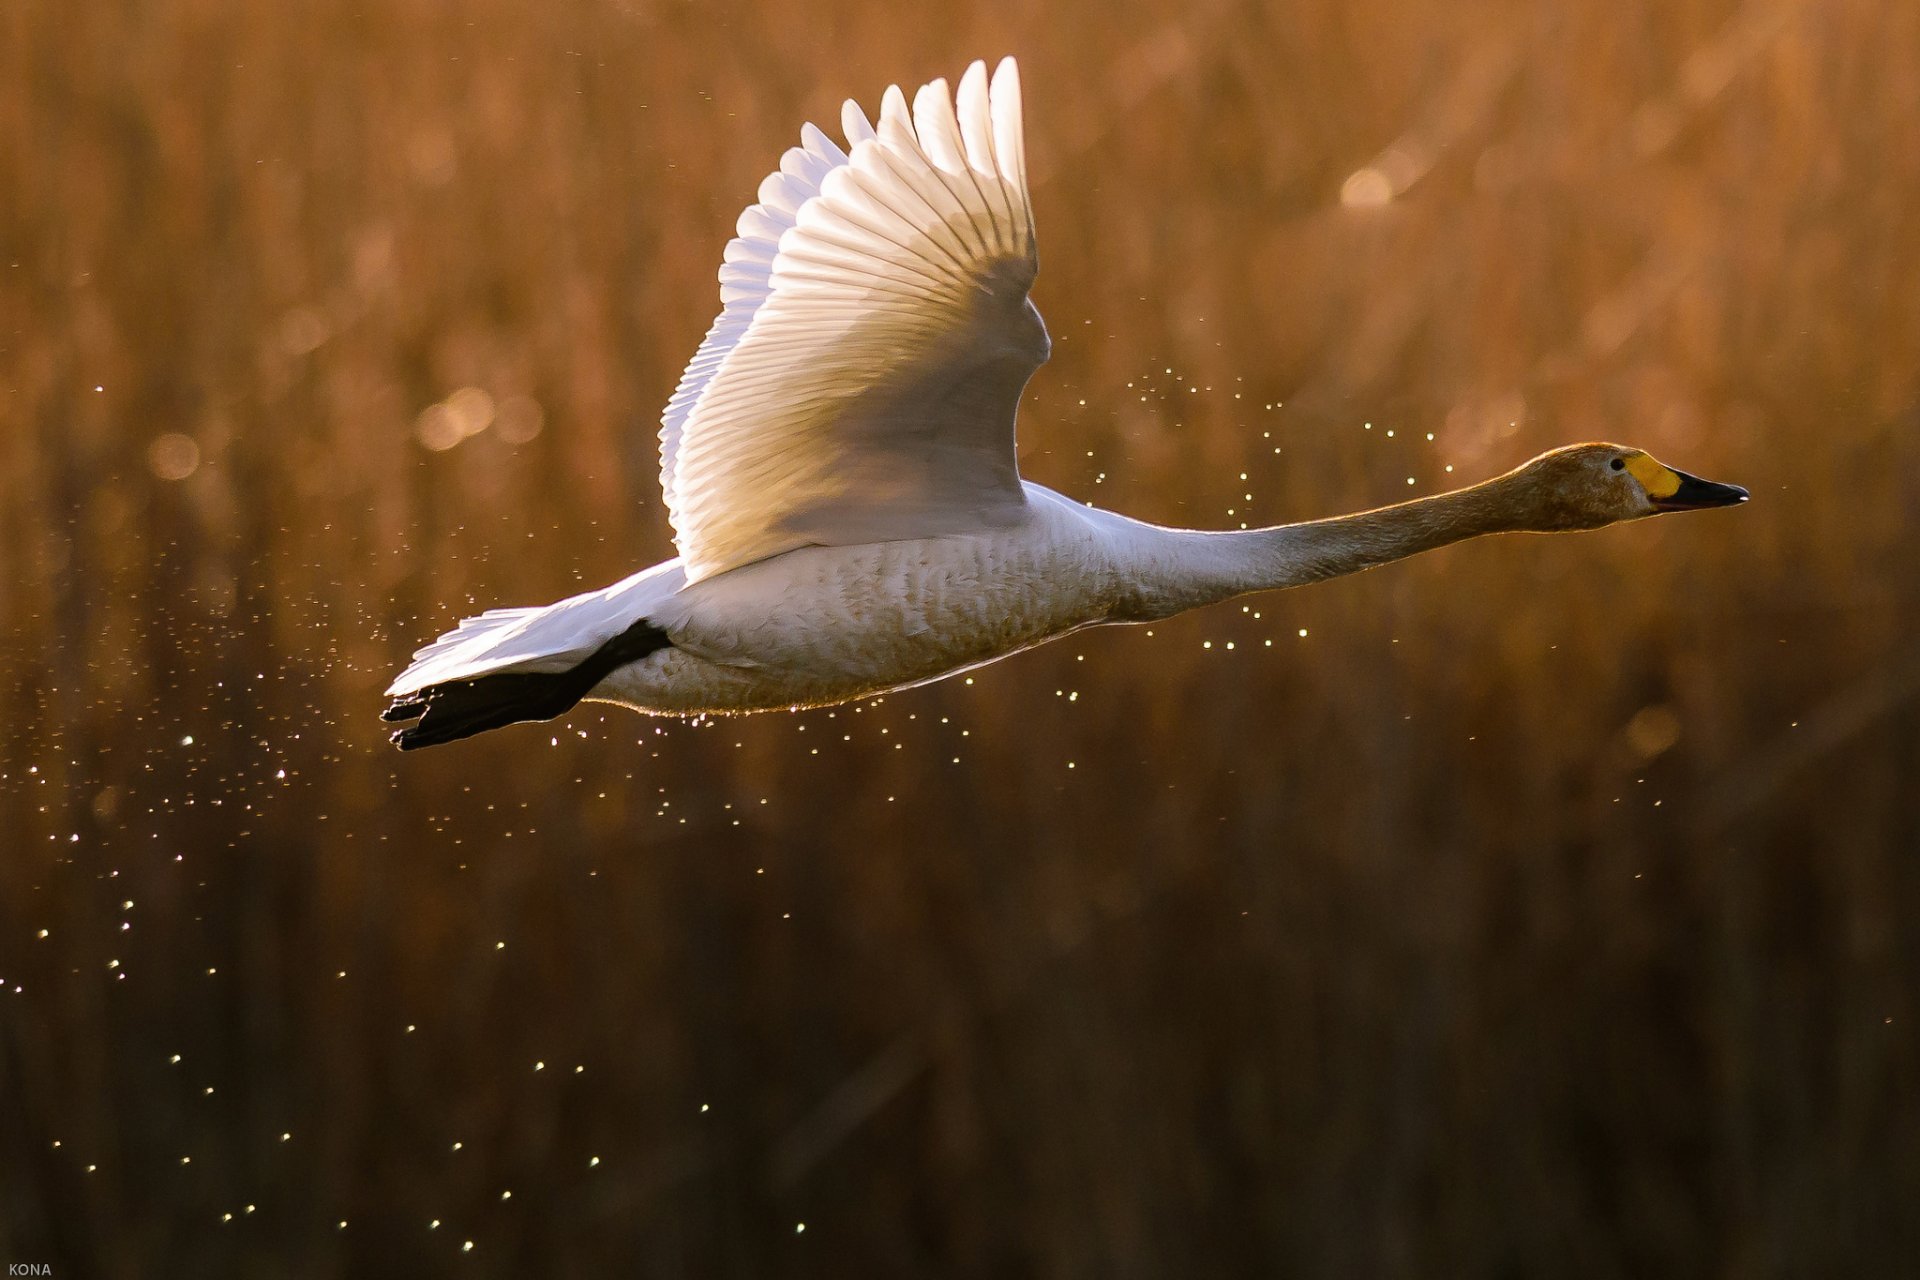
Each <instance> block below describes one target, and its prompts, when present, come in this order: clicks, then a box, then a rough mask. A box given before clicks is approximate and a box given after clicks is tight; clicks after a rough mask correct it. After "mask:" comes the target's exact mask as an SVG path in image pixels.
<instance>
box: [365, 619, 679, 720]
mask: <svg viewBox="0 0 1920 1280" xmlns="http://www.w3.org/2000/svg"><path fill="white" fill-rule="evenodd" d="M671 643H672V641H670V640H668V639H667V633H666V632H664V631H662V630H660V629H659V628H658V627H656V626H654V625H653V624H652V623H650V622H648V621H647V620H646V619H644V618H643V619H641V620H640V621H639V622H636V623H634V624H633V625H632V626H630V627H628V628H627V629H626V630H625V631H622V632H621V633H620V634H619V635H617V636H615V637H613V638H612V639H611V640H608V641H607V642H606V643H604V644H602V645H601V646H600V647H599V648H598V649H595V650H594V651H593V652H592V653H590V654H588V655H587V657H586V658H585V659H584V660H583V661H581V662H580V663H578V664H577V665H575V666H572V667H569V668H568V669H567V670H565V671H495V672H493V673H491V674H489V675H483V676H474V677H472V678H470V679H466V680H443V681H441V682H440V683H438V684H430V685H427V686H426V687H425V688H423V689H420V690H418V691H416V692H414V693H409V694H406V695H404V696H401V697H398V698H395V699H394V700H393V701H392V702H391V703H390V704H388V706H387V709H386V710H385V711H383V712H381V713H380V718H381V719H382V720H385V721H387V722H388V723H389V724H393V723H397V722H402V721H407V720H411V721H413V723H412V724H408V725H406V726H405V727H403V728H400V729H396V730H394V732H393V742H394V745H395V746H397V747H399V748H400V749H401V750H402V751H412V750H415V749H416V748H419V747H437V746H439V745H440V744H441V743H443V742H456V741H458V740H459V739H461V738H471V737H472V736H473V735H474V734H476V733H484V732H486V731H487V730H488V729H498V728H499V727H500V726H501V725H508V724H517V723H519V722H520V721H522V720H551V719H553V718H554V717H555V716H558V715H564V714H565V713H566V712H568V711H569V710H571V709H572V708H573V705H574V704H575V703H577V702H579V701H580V699H582V698H584V697H586V696H587V695H588V694H589V693H591V692H593V687H594V686H595V685H597V684H599V683H600V682H601V681H602V680H604V679H606V678H607V676H608V675H609V674H610V673H611V672H612V671H613V670H614V669H615V668H616V667H623V666H625V665H626V664H627V663H629V662H637V661H638V660H639V659H641V658H644V657H646V656H647V655H648V654H650V653H653V652H655V651H657V650H660V649H664V648H666V647H667V646H668V645H670V644H671Z"/></svg>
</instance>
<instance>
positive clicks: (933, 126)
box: [385, 58, 1747, 749]
mask: <svg viewBox="0 0 1920 1280" xmlns="http://www.w3.org/2000/svg"><path fill="white" fill-rule="evenodd" d="M956 108H957V110H956ZM842 122H843V125H844V128H845V132H846V137H847V143H848V149H847V150H846V151H842V150H841V149H840V148H839V147H838V146H836V145H834V143H833V142H831V141H830V140H829V139H828V138H827V137H826V135H825V134H823V133H821V132H820V131H819V130H818V129H816V128H814V127H813V126H811V125H809V126H807V127H806V128H805V129H804V130H802V132H801V140H802V141H801V145H800V146H798V147H795V148H793V149H792V150H790V151H788V152H787V153H786V155H785V157H784V158H783V159H782V161H781V164H780V170H779V172H777V173H775V174H773V175H772V176H771V177H769V178H768V179H767V180H766V181H765V182H764V183H763V184H761V187H760V199H759V203H758V204H755V205H753V206H751V207H749V208H748V209H747V211H746V212H745V213H744V214H742V215H741V217H740V223H739V236H738V237H737V238H736V239H734V240H733V241H732V242H731V243H730V244H728V246H727V250H726V258H725V264H724V265H723V266H722V267H721V268H720V286H721V288H720V296H721V301H722V303H723V309H722V311H721V313H720V317H719V319H718V320H716V321H715V322H714V325H713V328H712V330H711V331H710V332H709V333H708V334H707V338H706V341H705V342H704V343H703V344H702V345H701V347H700V350H699V352H698V353H697V354H696V355H695V356H694V358H693V362H692V363H691V364H689V365H688V366H687V370H686V373H685V374H684V375H683V376H682V377H681V379H680V385H679V388H678V390H676V391H675V392H674V395H673V398H672V399H671V400H670V401H668V403H667V408H666V412H665V414H664V415H663V418H662V427H661V431H660V455H661V457H660V462H661V465H660V486H661V488H662V489H663V490H664V491H665V493H666V500H667V508H668V511H669V513H670V514H671V516H672V520H673V527H674V531H675V537H674V541H675V542H676V544H677V545H678V547H679V550H680V556H679V557H678V558H677V559H673V560H669V561H667V562H666V563H664V564H658V565H655V566H654V567H653V568H651V569H647V570H645V571H644V572H641V573H639V574H636V575H635V576H633V577H631V578H628V579H627V580H626V581H624V582H619V583H616V584H614V585H613V586H610V587H607V588H605V589H604V590H601V591H593V592H588V593H587V594H585V595H579V596H575V597H573V598H572V599H570V600H563V601H561V602H560V603H558V604H552V605H548V606H546V607H544V608H539V609H505V610H495V611H493V612H491V613H487V614H484V615H482V616H480V617H477V618H468V619H466V620H465V621H463V622H461V623H460V625H459V628H458V629H457V630H455V631H452V632H449V633H448V634H446V635H444V636H442V637H441V638H440V639H439V640H436V641H435V642H434V643H433V644H431V645H429V646H427V647H426V648H424V649H422V650H420V651H419V652H418V653H417V654H415V655H414V661H413V663H412V665H410V666H409V667H407V669H406V670H405V671H403V672H402V673H401V674H400V677H399V678H398V679H397V680H395V681H394V682H393V684H392V686H391V687H390V688H389V689H388V690H387V693H388V694H389V695H390V696H391V697H392V698H393V699H394V702H393V703H392V705H391V706H390V707H389V708H388V709H387V711H386V713H385V718H386V719H388V720H390V721H412V722H413V723H410V724H406V725H405V726H404V727H402V728H401V729H399V730H398V731H397V732H395V733H394V735H393V737H394V741H395V742H397V743H398V744H399V745H400V746H401V747H402V748H403V749H406V748H414V747H423V746H431V745H434V744H436V743H442V742H449V741H452V740H454V739H456V738H463V737H467V736H469V735H471V734H475V733H479V732H481V731H482V730H485V729H491V728H494V727H496V726H499V725H504V724H510V723H512V722H514V721H519V720H544V719H549V718H551V717H553V716H557V715H559V714H561V713H562V712H564V711H566V710H567V709H568V708H569V707H571V706H573V705H574V704H575V703H576V702H578V701H580V700H581V699H582V698H592V699H596V700H601V701H610V702H619V703H625V704H626V705H628V706H631V707H635V708H638V709H639V710H642V711H649V712H657V713H664V714H676V715H685V714H693V713H704V712H742V711H759V710H767V709H773V708H781V707H800V706H810V705H819V704H823V703H833V702H840V701H844V700H846V699H849V698H858V697H862V696H864V695H868V694H875V693H880V692H883V691H886V690H890V689H899V688H902V687H905V686H908V685H913V684H919V683H921V682H924V681H928V680H933V679H937V678H939V677H941V676H944V675H949V674H952V673H953V672H956V671H960V670H963V669H965V668H968V667H972V666H977V665H979V664H980V663H984V662H990V661H992V660H993V659H995V658H1000V657H1004V656H1005V655H1007V654H1010V653H1013V652H1016V651H1018V650H1020V649H1025V648H1029V647H1031V646H1033V645H1037V644H1040V643H1041V642H1043V641H1046V640H1049V639H1052V638H1053V637H1055V636H1060V635H1064V634H1066V633H1067V632H1070V631H1073V630H1076V629H1078V628H1080V627H1086V626H1092V625H1095V624H1098V623H1106V622H1140V621H1147V620H1151V619H1155V618H1164V617H1166V616H1168V615H1169V614H1174V613H1178V612H1180V611H1182V610H1184V609H1191V608H1194V607H1195V606H1198V605H1203V604H1208V603H1211V602H1214V601H1217V600H1224V599H1226V598H1228V597H1230V596H1235V595H1239V594H1241V593H1243V592H1248V591H1265V590H1271V589H1274V588H1279V587H1291V586H1296V585H1299V584H1301V583H1307V582H1314V581H1318V580H1320V579H1323V578H1330V577H1335V576H1337V575H1340V574H1344V573H1354V572H1357V571H1358V570H1361V569H1367V568H1371V567H1372V566H1374V565H1379V564H1384V563H1386V562H1388V561H1390V560H1397V559H1399V558H1401V557H1403V556H1408V555H1412V554H1414V553H1415V552H1418V551H1422V550H1425V549H1428V548H1431V547H1438V546H1443V545H1445V544H1447V543H1450V542H1456V541H1459V540H1460V539H1463V538H1470V537H1474V536H1476V535H1479V534H1484V533H1498V532H1509V531H1520V530H1532V531H1539V532H1550V531H1557V530H1570V529H1591V528H1598V527H1599V526H1601V525H1605V524H1610V523H1613V522H1614V521H1617V520H1627V519H1632V518H1634V517H1637V516H1646V515H1652V514H1654V513H1656V512H1660V511H1674V510H1684V509H1691V508H1696V507H1709V506H1726V505H1730V504H1733V503H1737V502H1742V501H1745V499H1746V497H1747V494H1746V491H1745V490H1744V489H1740V488H1738V487H1736V486H1732V485H1720V484H1713V483H1711V482H1708V481H1704V480H1700V479H1698V478H1696V477H1693V476H1689V475H1685V474H1683V473H1680V472H1676V471H1673V470H1671V469H1669V468H1667V467H1665V466H1663V465H1662V464H1660V463H1658V462H1656V461H1654V459H1653V458H1652V457H1650V456H1648V455H1647V454H1645V453H1643V452H1640V451H1639V450H1636V449H1628V448H1623V447H1621V446H1618V445H1608V444H1587V445H1574V446H1571V447H1568V448H1564V449H1557V450H1554V451H1553V452H1551V453H1547V454H1543V455H1541V456H1540V457H1538V458H1535V459H1534V460H1533V461H1531V462H1529V463H1527V464H1526V465H1524V466H1522V467H1520V468H1519V469H1518V470H1516V471H1513V472H1510V473H1508V474H1507V475H1504V476H1500V477H1498V478H1496V479H1493V480H1489V481H1487V482H1485V483H1484V484H1480V485H1476V486H1473V487H1472V488H1468V489H1462V490H1458V491H1455V492H1452V493H1444V494H1440V495H1438V496H1436V497H1430V498H1425V499H1421V500H1418V501H1414V502H1407V503H1402V504H1400V505H1397V506H1392V507H1386V508H1383V509H1381V510H1377V511H1369V512H1365V513H1362V514H1359V515H1351V516H1344V517H1340V518H1336V519H1331V520H1316V521H1312V522H1309V523H1305V524H1295V525H1286V526H1282V527H1278V528H1271V529H1255V530H1248V531H1239V532H1224V533H1206V532H1198V531H1193V530H1185V529H1166V528H1160V527H1157V526H1154V525H1149V524H1143V523H1141V522H1139V521H1136V520H1130V519H1127V518H1126V517H1124V516H1119V515H1113V514H1109V513H1108V512H1105V511H1099V510H1095V509H1093V508H1090V507H1087V506H1084V505H1082V504H1080V503H1078V502H1074V501H1072V500H1070V499H1067V498H1065V497H1062V496H1061V495H1059V494H1057V493H1054V492H1052V491H1051V490H1048V489H1044V488H1042V487H1040V486H1039V485H1036V484H1030V483H1026V482H1023V481H1022V480H1021V479H1020V476H1019V473H1018V471H1017V469H1016V468H1015V465H1014V448H1013V441H1014V411H1015V407H1016V404H1017V402H1018V400H1019V397H1020V392H1021V389H1022V388H1023V387H1024V386H1025V385H1026V382H1027V379H1028V377H1030V376H1031V375H1032V374H1033V372H1034V370H1036V369H1038V368H1039V367H1040V365H1041V364H1042V363H1043V362H1044V361H1045V360H1046V358H1047V353H1048V349H1049V346H1050V344H1049V342H1048V339H1047V332H1046V328H1045V326H1044V325H1043V324H1042V323H1041V320H1040V314H1039V312H1038V311H1036V310H1035V309H1034V306H1033V303H1032V302H1031V301H1029V299H1028V297H1027V290H1028V288H1029V287H1030V286H1031V285H1032V283H1033V278H1034V272H1035V269H1036V266H1037V258H1036V255H1035V248H1034V233H1033V211H1032V207H1031V205H1030V203H1029V200H1028V197H1027V170H1026V153H1025V145H1024V140H1023V136H1022V132H1021V119H1020V81H1019V76H1018V72H1017V71H1016V69H1015V66H1014V62H1013V60H1012V59H1011V58H1008V59H1006V60H1005V61H1003V62H1001V64H1000V66H999V69H998V70H997V71H995V72H994V75H993V80H992V85H991V88H989V86H988V81H987V73H986V68H985V65H984V64H982V63H979V62H976V63H974V64H973V65H972V66H971V67H969V68H968V69H967V72H966V74H965V75H964V76H963V77H962V78H961V80H960V89H959V94H958V98H957V101H956V100H955V99H954V98H950V97H949V96H948V91H947V86H946V83H945V82H944V81H941V80H935V81H934V82H933V83H931V84H929V85H925V86H923V87H922V88H921V89H920V91H919V92H918V93H917V94H915V95H914V100H913V106H912V108H911V110H909V108H908V105H907V100H906V98H905V96H904V95H902V93H901V92H900V90H899V88H898V87H893V88H889V89H888V90H887V92H886V96H885V98H884V99H883V100H882V102H881V107H880V123H879V125H878V127H877V128H876V127H875V126H874V125H872V124H870V123H869V122H868V120H867V117H866V116H865V115H864V114H863V113H862V112H861V110H860V108H859V107H858V106H857V105H855V104H854V103H852V102H848V103H847V104H846V106H845V108H844V109H843V112H842Z"/></svg>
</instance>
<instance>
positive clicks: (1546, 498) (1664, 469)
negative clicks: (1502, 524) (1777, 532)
mask: <svg viewBox="0 0 1920 1280" xmlns="http://www.w3.org/2000/svg"><path fill="white" fill-rule="evenodd" d="M1514 476H1515V478H1516V479H1520V480H1524V481H1525V482H1526V483H1527V487H1528V488H1529V489H1530V490H1531V491H1532V493H1531V496H1532V498H1533V499H1534V501H1535V503H1536V504H1537V507H1536V509H1537V511H1538V513H1539V524H1538V525H1537V526H1535V527H1537V528H1540V529H1543V530H1559V529H1598V528H1600V527H1601V526H1602V525H1609V524H1615V523H1617V522H1619V521H1621V520H1638V519H1639V518H1640V517H1642V516H1657V515H1660V514H1661V513H1663V512H1667V511H1699V510H1703V509H1705V508H1707V507H1733V506H1738V505H1739V504H1740V503H1742V502H1745V501H1746V500H1747V491H1746V490H1745V489H1742V488H1741V487H1740V486H1739V485H1737V484H1717V483H1715V482H1714V481H1712V480H1702V479H1701V478H1700V477H1699V476H1693V475H1688V474H1687V473H1686V472H1684V471H1676V470H1674V469H1673V468H1672V467H1669V466H1667V465H1666V464H1665V463H1663V462H1660V461H1659V460H1658V459H1656V458H1655V457H1654V456H1653V455H1652V454H1650V453H1648V452H1646V451H1645V450H1644V449H1634V448H1629V447H1628V446H1626V445H1623V444H1575V445H1568V446H1567V447H1566V448H1564V449H1555V450H1553V451H1552V452H1551V453H1543V454H1541V455H1540V456H1539V457H1537V458H1535V459H1534V460H1533V461H1531V462H1529V463H1527V464H1526V465H1525V466H1523V467H1521V468H1520V469H1519V470H1518V471H1516V472H1514Z"/></svg>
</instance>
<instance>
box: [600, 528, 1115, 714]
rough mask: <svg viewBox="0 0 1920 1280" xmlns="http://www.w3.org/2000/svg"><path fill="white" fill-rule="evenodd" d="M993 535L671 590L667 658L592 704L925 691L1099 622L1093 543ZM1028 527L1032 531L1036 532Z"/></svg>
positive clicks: (866, 550)
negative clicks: (924, 685)
mask: <svg viewBox="0 0 1920 1280" xmlns="http://www.w3.org/2000/svg"><path fill="white" fill-rule="evenodd" d="M1045 515H1046V513H1042V518H1040V519H1036V520H1035V521H1034V522H1031V523H1030V524H1029V525H1023V526H1019V527H1016V528H1014V529H1010V530H1006V531H999V532H993V533H982V534H969V535H960V536H954V537H945V538H929V539H923V540H916V541H902V542H883V543H871V544H867V545H863V546H858V547H808V548H803V549H801V550H798V551H791V552H788V553H786V554H785V555H781V556H776V557H774V558H773V559H770V560H766V561H763V562H761V563H760V564H755V565H749V566H747V567H745V568H742V569H736V570H733V571H731V572H729V573H725V574H722V575H720V576H718V577H715V578H710V579H707V580H706V581H703V582H699V583H696V584H694V585H693V586H691V587H688V588H686V589H684V590H683V591H681V592H680V593H679V595H677V596H676V597H675V598H674V600H673V601H672V603H671V604H670V606H669V607H668V609H667V610H666V611H664V612H663V614H662V616H661V618H660V619H659V622H660V625H662V626H663V627H664V628H665V630H666V631H667V633H668V635H669V636H671V637H672V639H673V642H674V647H673V648H671V649H664V650H661V651H660V652H659V653H656V654H653V655H651V656H649V657H648V658H646V659H644V660H643V661H641V662H637V663H634V664H632V665H631V666H628V667H624V668H621V669H620V670H618V671H616V672H614V673H613V674H612V675H610V676H609V677H608V678H607V679H606V681H604V682H603V683H602V684H601V686H600V687H599V688H598V689H596V690H595V692H594V694H593V696H594V697H596V698H603V699H607V700H611V701H618V702H623V703H626V704H628V705H630V706H634V707H638V708H640V709H641V710H646V711H656V712H665V713H668V714H678V715H686V714H692V713H698V712H714V713H723V712H738V711H758V710H768V709H773V708H782V707H794V706H812V705H819V704H822V703H831V702H843V701H846V700H847V699H849V698H858V697H863V696H867V695H870V694H875V693H881V692H885V691H886V690H889V689H897V688H900V687H902V686H905V685H911V684H917V683H921V682H923V681H927V680H932V679H937V678H938V677H940V676H943V675H949V674H951V673H953V672H955V671H959V670H963V669H965V668H967V667H972V666H977V665H979V664H980V663H983V662H990V661H992V660H993V659H995V658H999V657H1004V656H1005V655H1007V654H1009V653H1013V652H1015V651H1017V650H1020V649H1025V648H1029V647H1031V646H1033V645H1036V644H1039V643H1041V642H1043V641H1045V640H1048V639H1051V638H1053V637H1055V636H1059V635H1063V634H1065V633H1066V632H1068V631H1072V630H1075V629H1076V628H1079V627H1082V626H1086V625H1088V624H1090V623H1094V622H1099V621H1103V620H1105V619H1106V618H1107V617H1109V616H1110V615H1111V612H1112V604H1113V601H1112V598H1111V597H1112V595H1113V590H1112V587H1111V584H1110V578H1111V575H1110V574H1109V573H1108V572H1107V571H1106V569H1105V563H1104V557H1102V556H1101V555H1100V553H1099V551H1100V549H1099V545H1098V542H1097V539H1095V538H1094V537H1093V536H1092V535H1091V531H1087V530H1085V529H1084V526H1080V525H1078V523H1077V522H1076V523H1075V524H1074V525H1072V526H1067V527H1066V529H1065V535H1066V536H1063V533H1062V529H1061V528H1060V527H1058V526H1059V521H1058V520H1057V519H1053V520H1049V519H1046V518H1045ZM1036 526H1038V527H1036Z"/></svg>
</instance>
